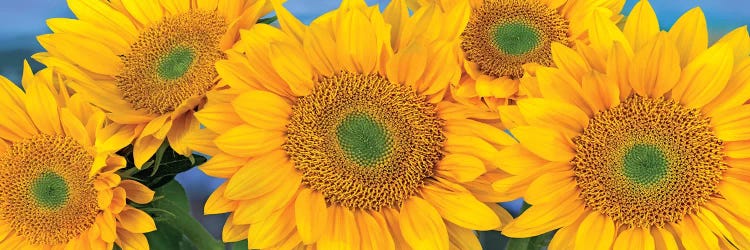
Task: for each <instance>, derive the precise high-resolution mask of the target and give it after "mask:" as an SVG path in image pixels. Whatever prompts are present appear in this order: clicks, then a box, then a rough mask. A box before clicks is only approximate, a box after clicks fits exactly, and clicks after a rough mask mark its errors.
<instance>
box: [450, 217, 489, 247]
mask: <svg viewBox="0 0 750 250" xmlns="http://www.w3.org/2000/svg"><path fill="white" fill-rule="evenodd" d="M445 226H446V228H447V229H448V236H449V237H450V244H451V248H454V247H455V248H454V249H464V250H481V249H482V245H481V244H480V243H479V239H478V238H477V236H476V235H475V234H474V231H472V230H470V229H466V228H463V227H460V226H457V225H456V224H453V223H450V222H446V223H445Z"/></svg>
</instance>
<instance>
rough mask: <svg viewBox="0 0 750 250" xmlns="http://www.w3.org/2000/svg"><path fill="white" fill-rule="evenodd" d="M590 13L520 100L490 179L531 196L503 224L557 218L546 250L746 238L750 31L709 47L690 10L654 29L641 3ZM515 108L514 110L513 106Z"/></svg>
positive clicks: (546, 225)
mask: <svg viewBox="0 0 750 250" xmlns="http://www.w3.org/2000/svg"><path fill="white" fill-rule="evenodd" d="M608 18H609V17H608V16H607V15H606V13H601V12H597V13H596V14H595V16H594V19H595V20H594V21H595V26H594V28H593V29H592V30H591V31H590V34H589V35H590V39H591V45H590V46H581V47H579V48H578V49H579V52H576V51H574V50H572V49H570V48H568V47H566V46H563V45H560V44H555V45H553V46H552V51H553V54H555V56H556V57H560V58H561V59H562V61H563V62H566V63H564V64H558V65H557V67H556V68H539V69H537V71H536V76H537V77H536V80H537V83H538V87H539V89H538V92H539V93H538V95H533V96H532V98H528V99H524V100H519V102H518V106H517V109H518V110H517V113H518V114H520V115H519V116H516V117H514V118H515V121H514V123H515V124H518V126H517V127H515V128H512V129H511V133H512V134H513V135H515V137H516V138H518V140H519V141H520V143H519V144H517V145H514V146H510V147H507V148H506V149H504V150H502V151H501V153H500V154H499V156H498V157H501V158H503V162H504V164H501V165H500V168H501V169H503V170H505V171H507V172H511V173H513V176H511V177H509V178H505V179H503V180H501V181H498V182H495V183H494V184H493V186H494V188H495V191H498V192H503V191H504V190H520V192H519V194H522V195H523V196H524V198H525V199H526V201H527V202H528V203H530V204H532V206H531V207H530V208H529V209H528V210H526V212H525V213H523V214H522V215H521V216H520V217H518V218H517V219H516V220H515V221H513V222H511V223H510V224H508V225H507V226H506V227H505V228H504V230H503V234H505V235H507V236H510V237H529V236H534V235H539V234H541V233H544V232H548V231H551V230H554V229H557V228H559V230H558V231H557V233H556V234H555V236H554V238H553V239H552V242H551V243H550V249H574V248H575V249H609V248H614V249H677V248H685V249H729V248H734V247H736V248H739V249H748V248H750V210H748V209H747V208H748V206H747V202H746V196H745V195H746V194H747V192H749V191H750V189H748V186H750V178H748V177H750V164H749V163H750V159H748V157H750V154H748V152H749V151H748V147H747V145H750V144H748V143H750V136H749V135H750V131H749V130H748V128H750V126H748V125H750V124H748V121H749V120H748V117H750V105H748V104H745V103H746V101H747V100H748V99H750V86H748V84H747V82H748V80H750V56H748V55H750V37H749V36H748V33H747V30H746V28H744V27H743V28H741V29H737V30H736V31H734V32H732V33H730V34H728V35H726V36H725V37H724V38H722V39H720V40H719V41H718V42H716V43H715V44H714V45H712V46H710V47H709V46H708V33H707V30H706V21H705V18H704V17H703V13H702V12H701V10H700V9H698V8H696V9H693V10H691V11H689V12H687V13H686V14H685V15H683V16H682V17H680V18H679V20H677V22H676V23H675V24H674V25H673V26H672V28H671V29H670V30H669V32H665V31H660V29H659V23H658V22H657V19H656V15H655V13H654V11H653V9H652V8H651V6H650V5H649V3H648V2H646V1H643V2H640V3H638V4H636V6H635V7H634V9H633V10H632V12H631V14H630V18H628V20H627V22H626V23H625V26H624V30H623V31H620V30H619V29H618V28H617V27H616V26H615V25H613V24H612V23H610V22H608ZM509 117H512V116H509Z"/></svg>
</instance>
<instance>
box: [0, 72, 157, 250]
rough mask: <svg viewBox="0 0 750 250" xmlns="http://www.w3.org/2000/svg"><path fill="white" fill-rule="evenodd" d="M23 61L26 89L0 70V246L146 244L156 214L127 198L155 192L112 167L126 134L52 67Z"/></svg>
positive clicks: (141, 199)
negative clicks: (74, 91) (34, 71)
mask: <svg viewBox="0 0 750 250" xmlns="http://www.w3.org/2000/svg"><path fill="white" fill-rule="evenodd" d="M25 66H26V67H25V70H24V75H23V87H24V89H26V92H25V93H24V92H22V91H21V90H20V89H19V88H17V87H16V86H15V85H14V84H13V83H12V82H10V81H8V80H7V79H5V78H3V77H0V105H2V108H3V112H1V113H0V120H3V121H4V122H3V123H2V124H0V249H112V246H113V244H117V245H119V246H120V247H121V248H122V249H148V248H149V247H148V242H147V241H146V237H145V236H144V235H143V233H146V232H150V231H153V230H155V229H156V227H155V225H154V221H153V219H151V217H150V216H149V215H148V214H146V213H145V212H143V211H141V210H138V209H136V208H134V207H132V206H130V205H127V204H126V199H127V200H130V201H132V202H135V203H140V204H145V203H148V202H150V201H151V200H152V199H153V195H154V192H153V191H151V190H150V189H149V188H148V187H146V186H144V185H142V184H140V183H138V182H135V181H132V180H121V179H120V176H119V175H117V174H116V173H115V171H117V170H119V169H121V168H123V167H125V164H126V162H125V159H124V158H123V157H121V156H118V155H115V152H116V151H117V150H119V149H121V148H123V147H125V146H127V145H128V143H129V142H130V141H129V140H132V137H128V136H126V134H127V133H121V129H122V126H121V125H117V124H111V125H107V124H105V120H106V119H105V115H104V113H103V112H102V111H100V110H98V109H97V108H95V107H93V106H91V105H89V104H88V103H86V102H85V101H84V100H83V97H82V96H81V95H78V94H75V95H72V96H70V95H69V94H68V91H67V89H66V87H65V86H64V85H63V84H62V83H61V82H58V81H57V79H58V77H57V76H53V73H52V71H51V70H49V69H45V70H42V71H40V72H39V73H37V75H36V76H35V75H33V74H32V73H31V70H30V69H29V67H28V65H25ZM53 79H54V80H53Z"/></svg>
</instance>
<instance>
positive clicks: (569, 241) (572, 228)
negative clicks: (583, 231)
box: [549, 216, 586, 249]
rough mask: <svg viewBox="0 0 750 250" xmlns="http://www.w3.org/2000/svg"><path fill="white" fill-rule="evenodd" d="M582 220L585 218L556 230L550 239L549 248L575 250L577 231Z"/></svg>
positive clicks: (582, 217)
mask: <svg viewBox="0 0 750 250" xmlns="http://www.w3.org/2000/svg"><path fill="white" fill-rule="evenodd" d="M584 218H586V216H581V217H580V218H578V220H576V221H575V222H573V223H572V224H570V225H568V226H565V227H562V228H560V229H559V230H557V232H556V233H555V235H554V236H553V237H552V240H551V241H550V242H549V248H550V249H575V244H576V235H577V234H578V230H579V228H580V225H581V222H582V221H583V219H584Z"/></svg>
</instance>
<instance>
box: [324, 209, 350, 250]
mask: <svg viewBox="0 0 750 250" xmlns="http://www.w3.org/2000/svg"><path fill="white" fill-rule="evenodd" d="M326 224H327V226H326V227H327V230H326V231H325V232H324V233H323V234H322V236H321V237H320V239H319V240H318V244H317V247H318V248H319V249H347V248H350V247H351V246H359V244H360V238H359V235H360V232H359V228H358V227H357V222H356V220H355V219H354V213H353V212H352V211H351V210H349V208H346V207H342V206H337V205H333V206H330V207H328V222H327V223H326Z"/></svg>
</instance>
